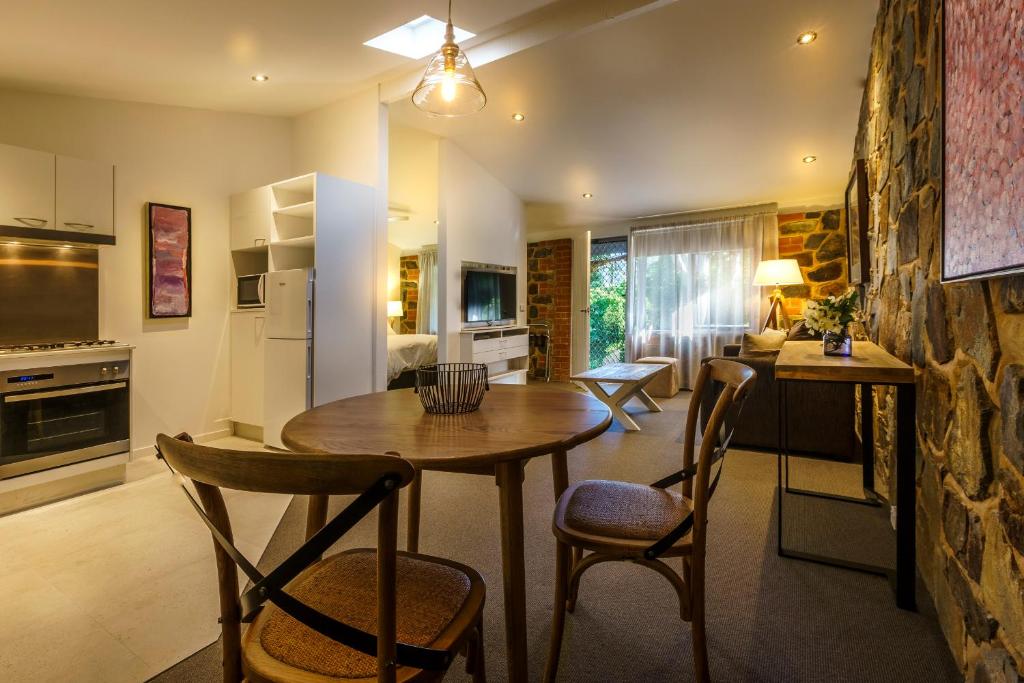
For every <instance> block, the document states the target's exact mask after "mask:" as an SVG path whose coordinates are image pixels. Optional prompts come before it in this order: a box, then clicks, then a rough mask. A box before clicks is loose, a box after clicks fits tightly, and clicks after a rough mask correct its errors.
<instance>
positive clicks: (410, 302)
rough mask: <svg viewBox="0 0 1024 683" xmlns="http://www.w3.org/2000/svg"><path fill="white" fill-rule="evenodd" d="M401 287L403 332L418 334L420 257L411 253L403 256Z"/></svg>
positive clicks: (401, 328)
mask: <svg viewBox="0 0 1024 683" xmlns="http://www.w3.org/2000/svg"><path fill="white" fill-rule="evenodd" d="M399 287H400V289H401V292H402V311H403V312H404V315H403V316H402V322H401V325H400V328H399V332H401V334H416V308H417V306H416V304H417V303H418V302H419V290H420V257H419V256H417V255H416V254H410V255H408V256H403V257H402V267H401V270H400V273H399Z"/></svg>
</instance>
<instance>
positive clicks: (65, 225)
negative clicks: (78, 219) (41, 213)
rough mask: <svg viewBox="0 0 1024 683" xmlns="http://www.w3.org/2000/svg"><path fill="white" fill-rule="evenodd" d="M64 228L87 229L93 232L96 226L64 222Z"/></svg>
mask: <svg viewBox="0 0 1024 683" xmlns="http://www.w3.org/2000/svg"><path fill="white" fill-rule="evenodd" d="M64 227H65V228H87V229H90V230H91V229H92V228H95V227H96V226H95V225H93V224H92V223H75V222H69V221H64Z"/></svg>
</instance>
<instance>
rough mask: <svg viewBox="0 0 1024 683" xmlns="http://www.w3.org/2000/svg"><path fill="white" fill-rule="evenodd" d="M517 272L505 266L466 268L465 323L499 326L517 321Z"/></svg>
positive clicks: (463, 288)
mask: <svg viewBox="0 0 1024 683" xmlns="http://www.w3.org/2000/svg"><path fill="white" fill-rule="evenodd" d="M516 307H517V302H516V274H515V272H514V271H510V270H508V269H503V268H487V267H483V268H477V267H472V268H470V267H466V268H463V270H462V322H464V323H466V325H468V326H470V327H472V326H474V325H479V326H483V325H496V324H503V323H510V322H515V320H516Z"/></svg>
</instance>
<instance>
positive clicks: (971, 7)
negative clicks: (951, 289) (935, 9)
mask: <svg viewBox="0 0 1024 683" xmlns="http://www.w3.org/2000/svg"><path fill="white" fill-rule="evenodd" d="M944 30H945V126H944V129H945V182H944V186H943V192H944V198H945V200H944V201H945V207H944V208H945V211H944V216H945V220H944V224H943V262H942V277H943V279H944V280H958V279H964V278H971V277H992V276H996V275H1003V274H1006V273H1010V272H1014V271H1017V270H1021V269H1024V99H1022V98H1024V47H1022V46H1024V1H1022V0H947V2H946V3H945V29H944Z"/></svg>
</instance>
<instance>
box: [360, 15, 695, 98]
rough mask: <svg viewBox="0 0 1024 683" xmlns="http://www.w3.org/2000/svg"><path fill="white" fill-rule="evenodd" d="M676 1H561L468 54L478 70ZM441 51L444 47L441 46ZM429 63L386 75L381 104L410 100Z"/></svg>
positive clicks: (495, 32) (502, 29)
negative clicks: (532, 49)
mask: <svg viewBox="0 0 1024 683" xmlns="http://www.w3.org/2000/svg"><path fill="white" fill-rule="evenodd" d="M674 2H676V0H557V1H556V2H553V3H551V4H548V5H545V6H543V7H540V8H538V9H536V10H534V11H532V12H528V13H526V14H524V15H522V16H520V17H517V18H516V19H513V20H512V21H509V22H507V23H505V24H502V25H501V26H498V27H495V28H493V29H491V30H489V31H485V32H483V33H481V34H480V35H478V36H476V37H475V38H473V39H472V40H469V41H466V43H465V45H464V46H463V47H464V50H465V52H466V56H467V57H468V58H469V63H470V64H472V65H473V68H474V69H478V68H480V67H481V66H484V65H485V64H490V63H491V62H496V61H498V60H499V59H504V58H505V57H510V56H512V55H514V54H516V53H518V52H522V51H523V50H527V49H529V48H531V47H536V46H537V45H542V44H544V43H547V42H550V41H552V40H556V39H558V38H566V37H569V36H573V35H578V34H581V33H586V32H588V31H593V30H596V29H599V28H603V27H605V26H609V25H611V24H613V23H615V22H618V21H622V20H624V19H629V18H631V17H634V16H637V15H639V14H643V13H644V12H649V11H651V10H654V9H658V8H659V7H664V6H666V5H670V4H672V3H674ZM438 47H440V46H438ZM428 59H429V58H428ZM426 61H427V60H426V59H423V60H421V61H420V62H419V63H418V64H417V66H416V67H413V68H407V67H403V68H402V69H401V70H397V71H392V72H390V73H389V74H385V76H384V78H383V80H381V81H380V100H381V102H385V103H390V102H395V101H397V100H400V99H403V98H405V97H408V96H409V95H410V94H412V91H413V89H415V88H416V86H417V85H418V84H419V81H420V78H421V77H422V76H423V69H424V67H425V65H426Z"/></svg>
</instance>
